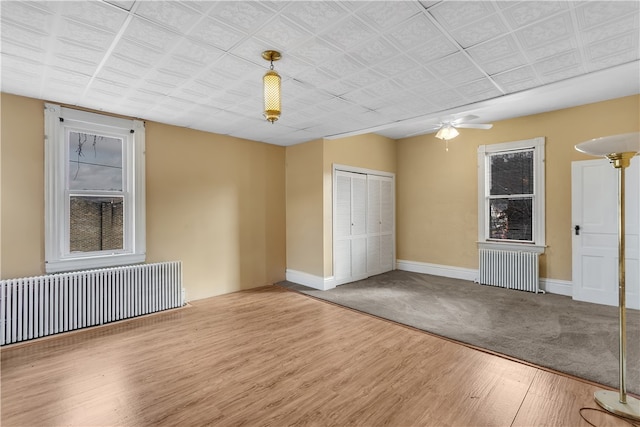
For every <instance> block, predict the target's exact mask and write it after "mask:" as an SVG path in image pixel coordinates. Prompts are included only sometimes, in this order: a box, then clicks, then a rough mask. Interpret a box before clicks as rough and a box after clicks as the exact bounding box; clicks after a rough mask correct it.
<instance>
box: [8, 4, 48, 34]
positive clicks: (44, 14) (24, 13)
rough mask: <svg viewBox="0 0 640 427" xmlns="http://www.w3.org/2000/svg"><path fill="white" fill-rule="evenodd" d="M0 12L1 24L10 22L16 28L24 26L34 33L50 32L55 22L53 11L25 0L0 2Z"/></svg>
mask: <svg viewBox="0 0 640 427" xmlns="http://www.w3.org/2000/svg"><path fill="white" fill-rule="evenodd" d="M0 12H1V13H0V17H1V18H2V24H3V26H4V24H5V23H12V24H14V25H15V26H17V27H18V28H24V29H25V30H31V31H34V32H36V33H47V32H50V31H52V30H53V27H54V26H55V23H56V16H55V15H54V14H53V13H51V12H48V11H46V10H42V9H40V8H38V7H35V5H32V4H30V3H27V2H18V1H3V2H0ZM3 34H4V31H3Z"/></svg>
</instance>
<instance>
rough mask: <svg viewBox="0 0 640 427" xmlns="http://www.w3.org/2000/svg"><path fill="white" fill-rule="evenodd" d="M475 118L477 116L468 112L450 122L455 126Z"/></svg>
mask: <svg viewBox="0 0 640 427" xmlns="http://www.w3.org/2000/svg"><path fill="white" fill-rule="evenodd" d="M477 118H478V116H474V115H473V114H469V115H467V116H462V117H459V118H457V119H455V120H452V121H451V124H452V125H454V126H457V125H458V124H460V123H465V122H470V121H471V120H475V119H477Z"/></svg>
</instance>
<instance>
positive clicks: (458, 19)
mask: <svg viewBox="0 0 640 427" xmlns="http://www.w3.org/2000/svg"><path fill="white" fill-rule="evenodd" d="M495 12H496V9H495V7H494V6H493V3H492V2H488V1H453V2H447V1H443V2H441V3H439V4H437V5H436V6H433V7H432V8H430V9H429V13H431V14H432V15H433V16H434V17H435V18H436V20H437V21H438V22H439V23H440V25H442V26H443V27H444V28H445V29H447V30H454V29H456V28H461V27H464V26H466V25H469V24H471V23H473V22H475V21H478V20H480V19H483V18H486V17H488V16H489V15H491V14H493V13H495Z"/></svg>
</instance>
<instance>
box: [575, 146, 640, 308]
mask: <svg viewBox="0 0 640 427" xmlns="http://www.w3.org/2000/svg"><path fill="white" fill-rule="evenodd" d="M639 163H640V160H639V159H638V158H637V157H635V158H634V159H633V160H632V162H631V166H630V167H629V168H627V169H626V175H625V181H626V192H625V193H626V198H625V203H626V209H625V215H626V224H625V227H626V230H625V231H626V233H625V236H626V237H625V238H626V245H625V250H626V254H625V259H626V270H625V271H626V291H627V292H626V300H627V307H629V308H635V309H640V262H639V255H640V239H639V238H638V235H639V230H640V209H639V202H638V200H639V199H640V196H639V194H640V173H639V169H640V166H639ZM617 174H618V170H617V169H615V168H614V167H613V166H611V164H610V163H609V161H608V160H606V159H597V160H586V161H579V162H573V163H572V165H571V182H572V186H571V194H572V207H571V213H572V226H573V227H574V230H573V242H572V246H573V248H572V250H573V268H572V270H573V299H575V300H578V301H586V302H592V303H597V304H606V305H618V177H617ZM578 227H579V228H578Z"/></svg>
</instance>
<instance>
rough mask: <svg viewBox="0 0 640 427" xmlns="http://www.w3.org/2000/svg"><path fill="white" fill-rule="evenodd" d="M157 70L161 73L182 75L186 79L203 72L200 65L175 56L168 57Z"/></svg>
mask: <svg viewBox="0 0 640 427" xmlns="http://www.w3.org/2000/svg"><path fill="white" fill-rule="evenodd" d="M157 69H158V70H159V71H164V72H169V73H173V74H177V75H182V76H184V77H185V78H191V77H195V76H196V75H198V73H199V72H200V70H201V68H200V65H198V64H195V63H193V62H191V61H187V60H185V59H179V58H176V57H173V56H170V57H167V58H165V59H164V60H163V61H162V62H160V63H159V65H158V67H157Z"/></svg>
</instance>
